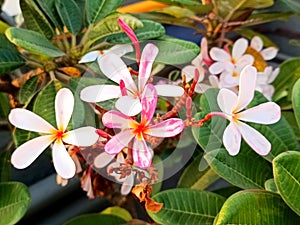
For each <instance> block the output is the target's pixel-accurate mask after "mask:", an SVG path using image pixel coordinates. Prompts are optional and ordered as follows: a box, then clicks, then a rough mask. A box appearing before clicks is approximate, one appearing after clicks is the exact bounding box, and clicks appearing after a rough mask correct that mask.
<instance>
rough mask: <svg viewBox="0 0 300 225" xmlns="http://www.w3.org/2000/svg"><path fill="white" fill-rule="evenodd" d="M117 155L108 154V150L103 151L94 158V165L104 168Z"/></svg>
mask: <svg viewBox="0 0 300 225" xmlns="http://www.w3.org/2000/svg"><path fill="white" fill-rule="evenodd" d="M115 156H116V155H114V154H108V153H107V152H102V153H100V154H99V155H97V156H96V158H95V160H94V166H95V167H97V168H103V167H105V166H107V165H108V164H109V163H110V162H111V161H112V160H113V159H114V158H115Z"/></svg>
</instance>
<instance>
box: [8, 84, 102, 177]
mask: <svg viewBox="0 0 300 225" xmlns="http://www.w3.org/2000/svg"><path fill="white" fill-rule="evenodd" d="M73 108H74V96H73V94H72V92H71V91H70V90H69V89H67V88H62V89H60V90H59V91H58V92H57V94H56V97H55V115H56V124H57V128H55V127H53V126H52V125H51V124H50V123H48V122H47V121H46V120H44V119H43V118H42V117H40V116H38V115H37V114H35V113H33V112H31V111H29V110H26V109H20V108H18V109H13V110H11V112H10V114H9V117H8V118H9V121H10V122H11V123H12V124H13V125H14V126H16V127H18V128H20V129H24V130H28V131H33V132H38V133H40V134H41V136H39V137H36V138H34V139H32V140H30V141H28V142H26V143H24V144H22V145H21V146H19V147H18V148H17V149H16V150H15V151H14V152H13V154H12V157H11V162H12V164H13V165H14V166H15V167H16V168H18V169H24V168H26V167H28V166H29V165H30V164H31V163H32V162H33V161H34V160H35V159H36V158H37V157H38V156H39V155H40V154H41V153H42V152H43V151H44V150H45V149H46V148H47V147H48V146H49V145H50V144H51V143H53V146H52V157H53V163H54V167H55V170H56V172H57V173H58V175H60V176H61V177H62V178H64V179H69V178H71V177H73V176H74V175H75V172H76V166H75V163H74V161H73V159H72V158H71V156H70V155H69V153H68V152H67V150H66V147H65V145H64V143H67V144H70V145H76V146H90V145H92V144H94V143H95V142H96V141H97V139H98V137H99V136H98V135H97V133H96V129H95V128H93V127H89V126H88V127H81V128H78V129H75V130H72V131H67V126H68V123H69V121H70V119H71V116H72V113H73Z"/></svg>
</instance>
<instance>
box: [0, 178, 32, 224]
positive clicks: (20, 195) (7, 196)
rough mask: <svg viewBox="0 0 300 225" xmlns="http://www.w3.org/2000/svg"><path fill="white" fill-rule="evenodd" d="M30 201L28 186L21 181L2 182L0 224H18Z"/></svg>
mask: <svg viewBox="0 0 300 225" xmlns="http://www.w3.org/2000/svg"><path fill="white" fill-rule="evenodd" d="M29 203H30V194H29V191H28V188H27V187H26V186H25V185H24V184H22V183H19V182H4V183H0V217H1V220H0V224H1V225H12V224H16V223H17V222H18V221H19V220H20V219H21V218H22V217H23V216H24V214H25V212H26V211H27V208H28V206H29Z"/></svg>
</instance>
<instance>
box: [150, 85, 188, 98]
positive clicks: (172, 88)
mask: <svg viewBox="0 0 300 225" xmlns="http://www.w3.org/2000/svg"><path fill="white" fill-rule="evenodd" d="M154 87H155V89H156V91H157V95H159V96H165V97H180V96H181V95H183V93H184V89H183V88H182V87H179V86H176V85H172V84H157V85H155V86H154Z"/></svg>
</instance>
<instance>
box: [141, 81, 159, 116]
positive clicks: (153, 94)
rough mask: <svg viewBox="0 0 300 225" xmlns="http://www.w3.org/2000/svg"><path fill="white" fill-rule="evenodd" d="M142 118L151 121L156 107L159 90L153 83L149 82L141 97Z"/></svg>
mask: <svg viewBox="0 0 300 225" xmlns="http://www.w3.org/2000/svg"><path fill="white" fill-rule="evenodd" d="M141 103H142V120H145V121H150V120H151V119H152V117H153V114H154V112H155V109H156V103H157V91H156V89H155V87H154V86H153V85H152V84H147V85H146V87H145V89H144V92H143V95H142V99H141Z"/></svg>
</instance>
